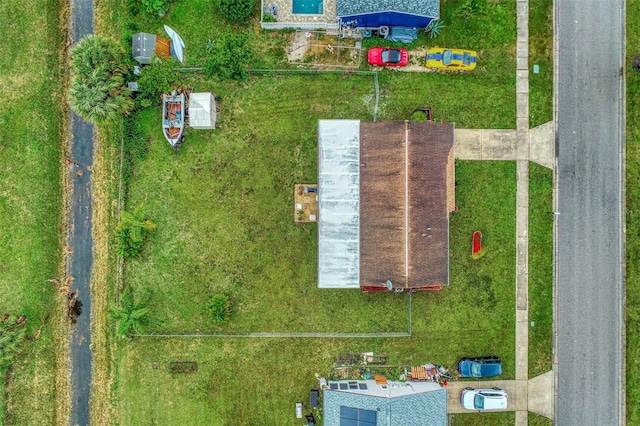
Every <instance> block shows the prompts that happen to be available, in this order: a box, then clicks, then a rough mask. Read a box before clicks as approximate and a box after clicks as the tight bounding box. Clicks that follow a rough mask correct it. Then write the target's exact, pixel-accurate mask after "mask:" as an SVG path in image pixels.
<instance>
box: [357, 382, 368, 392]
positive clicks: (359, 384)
mask: <svg viewBox="0 0 640 426" xmlns="http://www.w3.org/2000/svg"><path fill="white" fill-rule="evenodd" d="M358 388H359V389H360V390H367V389H369V387H368V386H367V384H366V383H365V382H361V383H358Z"/></svg>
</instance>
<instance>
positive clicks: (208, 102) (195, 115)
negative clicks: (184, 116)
mask: <svg viewBox="0 0 640 426" xmlns="http://www.w3.org/2000/svg"><path fill="white" fill-rule="evenodd" d="M217 118H218V113H217V111H216V99H215V97H214V96H213V95H212V94H211V93H192V94H190V95H189V127H191V128H193V129H215V128H216V120H217Z"/></svg>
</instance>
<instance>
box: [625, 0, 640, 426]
mask: <svg viewBox="0 0 640 426" xmlns="http://www.w3.org/2000/svg"><path fill="white" fill-rule="evenodd" d="M639 45H640V4H639V3H637V2H629V3H628V4H627V68H626V73H627V74H626V75H627V141H626V143H627V153H626V155H627V164H626V167H627V182H626V192H627V193H626V203H627V205H626V208H627V235H626V239H627V256H626V258H627V259H626V260H627V271H626V272H627V276H626V286H627V290H626V291H627V300H626V305H627V325H626V327H627V345H626V350H627V352H626V360H627V365H626V367H627V376H626V380H627V382H626V387H627V389H626V390H627V395H626V396H627V400H626V401H627V424H630V425H631V424H640V408H638V404H637V401H638V398H640V363H639V362H638V359H640V331H639V330H640V287H639V286H638V283H639V282H640V238H639V235H640V130H639V129H640V102H638V99H639V97H640V73H638V72H637V71H634V70H633V69H632V68H631V66H630V65H631V63H632V61H633V59H634V58H636V57H638V56H640V50H639V49H638V46H639Z"/></svg>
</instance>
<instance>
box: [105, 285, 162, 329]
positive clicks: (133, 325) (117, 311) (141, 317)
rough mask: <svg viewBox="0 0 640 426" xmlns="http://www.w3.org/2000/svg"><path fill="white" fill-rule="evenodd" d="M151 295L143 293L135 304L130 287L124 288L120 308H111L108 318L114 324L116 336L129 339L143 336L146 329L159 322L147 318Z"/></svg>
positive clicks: (149, 317)
mask: <svg viewBox="0 0 640 426" xmlns="http://www.w3.org/2000/svg"><path fill="white" fill-rule="evenodd" d="M150 300H151V293H150V292H145V293H143V294H142V295H141V296H140V297H139V298H138V301H137V302H136V301H135V300H134V297H133V290H132V289H131V287H125V289H124V291H123V292H122V294H121V295H120V306H112V307H111V311H110V312H109V318H110V319H111V320H112V321H115V322H116V335H118V336H120V337H122V338H130V337H131V336H132V335H134V334H144V333H145V332H146V330H147V329H148V327H153V326H157V325H159V324H160V322H159V321H158V320H157V319H155V318H153V317H151V316H149V309H150V308H149V302H150Z"/></svg>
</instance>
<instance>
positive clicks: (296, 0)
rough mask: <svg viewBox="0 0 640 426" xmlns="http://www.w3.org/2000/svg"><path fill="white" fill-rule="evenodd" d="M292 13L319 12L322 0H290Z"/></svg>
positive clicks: (316, 13)
mask: <svg viewBox="0 0 640 426" xmlns="http://www.w3.org/2000/svg"><path fill="white" fill-rule="evenodd" d="M292 1H293V13H306V14H315V15H318V14H321V13H322V0H292Z"/></svg>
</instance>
